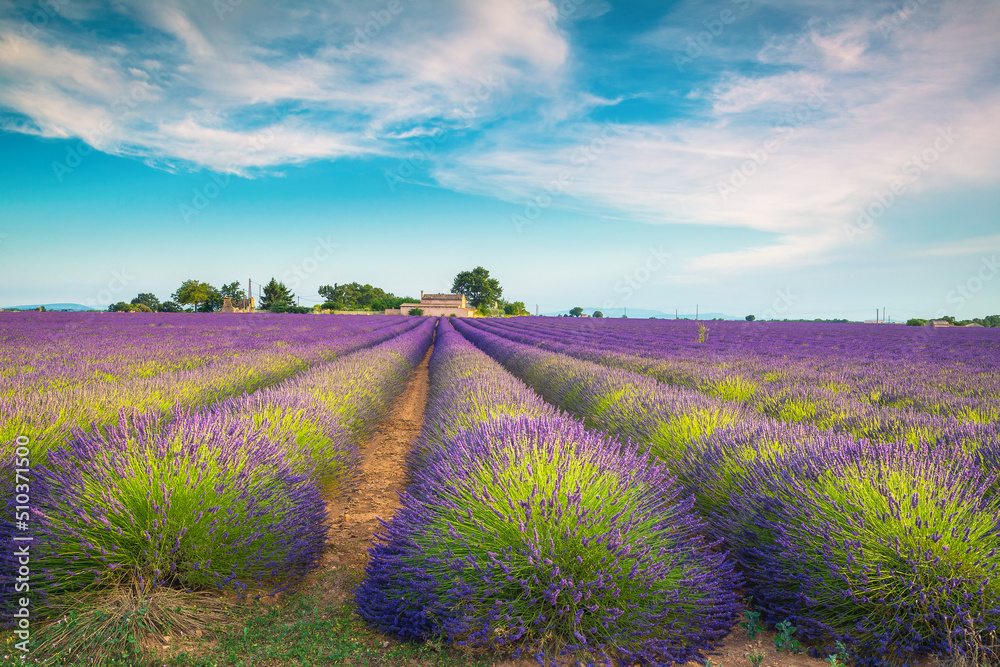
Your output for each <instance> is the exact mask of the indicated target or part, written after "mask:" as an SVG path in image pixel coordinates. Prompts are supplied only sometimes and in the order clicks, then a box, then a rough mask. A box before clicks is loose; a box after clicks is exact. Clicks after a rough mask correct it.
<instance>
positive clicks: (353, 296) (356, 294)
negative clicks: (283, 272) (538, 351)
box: [108, 266, 528, 315]
mask: <svg viewBox="0 0 1000 667" xmlns="http://www.w3.org/2000/svg"><path fill="white" fill-rule="evenodd" d="M318 292H319V295H320V296H321V297H322V298H323V299H324V302H323V304H322V305H320V306H318V307H317V308H318V309H320V310H342V311H377V312H381V311H384V310H389V309H396V308H399V307H400V306H401V305H402V304H404V303H417V302H419V299H416V298H414V297H411V296H396V295H395V294H393V293H392V292H388V291H386V290H383V289H382V288H380V287H374V286H372V285H368V284H365V285H362V284H361V283H356V282H354V283H345V284H337V283H334V284H333V285H322V286H321V287H320V288H319V290H318ZM452 292H454V293H456V294H464V295H465V298H466V301H467V303H468V304H469V305H470V306H472V307H473V308H476V309H477V310H478V311H479V312H480V314H482V315H500V314H503V315H527V314H528V311H527V309H526V308H525V306H524V302H523V301H505V300H504V299H503V288H502V287H501V286H500V281H499V280H497V279H496V278H492V277H490V272H489V271H487V270H486V269H484V268H483V267H481V266H477V267H476V268H475V269H473V270H471V271H462V272H461V273H459V274H458V275H457V276H455V280H454V281H453V282H452ZM226 297H229V298H230V299H231V300H232V301H233V303H234V304H236V303H237V302H238V301H240V300H241V299H246V298H247V293H246V291H245V290H244V289H243V287H242V286H241V283H240V281H238V280H236V281H233V282H231V283H226V284H224V285H222V286H221V287H218V288H217V287H215V286H213V285H211V284H209V283H206V282H204V281H201V280H195V279H189V280H185V281H184V282H183V283H181V285H180V287H178V288H177V290H176V291H175V292H174V293H173V294H171V295H170V299H169V300H167V301H160V300H159V298H157V296H156V295H155V294H151V293H149V292H143V293H141V294H139V295H137V296H136V297H135V298H134V299H132V300H131V301H130V302H125V301H119V302H118V303H114V304H112V305H110V306H108V310H110V311H113V312H145V313H149V312H158V313H179V312H196V313H214V312H218V311H220V310H222V304H223V300H224V299H225V298H226ZM295 300H296V299H295V295H294V294H293V293H292V291H291V290H290V289H289V288H288V287H287V286H286V285H285V284H284V283H282V282H280V281H278V280H275V279H274V278H273V277H272V278H271V280H270V281H269V282H268V283H267V284H266V285H264V286H263V288H262V290H261V298H260V302H259V303H257V304H256V306H257V308H258V309H259V310H266V311H268V312H272V313H307V312H310V311H312V310H313V308H307V307H304V306H302V307H300V306H297V305H295ZM185 306H187V308H185ZM412 310H419V309H412ZM414 314H416V313H414Z"/></svg>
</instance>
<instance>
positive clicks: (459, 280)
mask: <svg viewBox="0 0 1000 667" xmlns="http://www.w3.org/2000/svg"><path fill="white" fill-rule="evenodd" d="M451 291H452V292H454V293H455V294H464V295H465V298H466V299H467V300H468V302H469V304H470V305H471V306H472V307H473V308H479V307H480V306H485V307H487V308H492V307H493V303H494V302H495V301H498V300H499V299H500V297H501V296H503V288H502V287H500V281H499V280H497V279H496V278H490V272H489V271H487V270H486V269H484V268H483V267H481V266H477V267H476V268H474V269H473V270H472V271H462V272H461V273H459V274H458V275H457V276H455V281H454V282H453V283H452V285H451Z"/></svg>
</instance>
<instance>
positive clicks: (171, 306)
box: [157, 301, 182, 313]
mask: <svg viewBox="0 0 1000 667" xmlns="http://www.w3.org/2000/svg"><path fill="white" fill-rule="evenodd" d="M157 310H158V311H159V312H161V313H179V312H181V310H182V308H181V304H179V303H177V302H176V301H164V302H163V303H161V304H160V307H159V308H157Z"/></svg>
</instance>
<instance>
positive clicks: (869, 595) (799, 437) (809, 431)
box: [457, 322, 1000, 666]
mask: <svg viewBox="0 0 1000 667" xmlns="http://www.w3.org/2000/svg"><path fill="white" fill-rule="evenodd" d="M457 327H458V329H459V331H461V332H462V334H463V335H465V336H466V337H467V338H468V339H469V340H470V341H472V342H473V343H475V344H476V345H477V346H478V347H479V348H480V349H482V350H484V351H485V352H487V353H488V354H489V355H490V356H492V357H493V358H494V359H496V360H498V361H499V362H500V363H501V364H503V365H504V367H506V368H507V369H508V370H509V371H511V372H512V373H513V374H514V375H515V376H516V377H518V378H520V379H522V380H524V381H525V382H526V383H527V384H528V385H529V386H531V387H533V388H534V389H535V390H536V391H538V392H539V393H540V394H542V396H544V397H545V398H546V399H547V400H549V401H551V402H553V403H554V404H556V405H558V406H560V407H562V408H564V409H566V410H568V411H570V412H571V413H573V414H575V415H577V416H578V417H580V418H582V419H585V420H586V422H587V423H588V424H590V425H592V426H596V427H599V428H602V429H607V430H608V431H610V432H612V433H616V434H619V435H623V436H627V437H630V438H633V439H635V440H637V441H639V442H645V443H650V445H651V447H650V449H651V450H652V451H654V452H655V453H657V454H659V455H660V457H662V458H663V459H664V461H665V462H666V463H667V465H669V467H670V468H671V469H672V471H673V472H674V473H675V474H676V475H677V476H678V479H679V481H680V482H681V484H682V485H683V487H684V488H685V490H686V491H687V492H689V493H691V494H692V495H693V496H694V498H695V500H696V507H697V509H698V510H699V512H700V514H701V516H702V517H704V519H705V520H706V521H707V528H708V530H709V535H710V536H711V537H713V538H717V539H721V540H723V541H724V542H725V544H726V546H727V547H728V548H729V549H731V553H732V555H733V557H734V558H735V560H736V561H737V562H738V564H739V566H740V571H741V572H742V573H743V575H744V577H745V589H746V593H747V594H748V595H749V596H752V599H753V603H754V604H755V605H756V606H758V607H759V608H760V609H761V610H762V611H763V612H764V616H765V618H766V619H767V620H768V621H769V622H771V623H776V622H779V621H784V620H786V619H789V620H791V622H792V623H793V624H795V625H797V626H798V627H799V628H800V629H801V631H802V632H803V633H804V635H805V636H806V637H809V638H810V639H814V640H816V641H817V642H819V644H818V646H821V647H822V646H824V645H826V646H830V647H831V648H832V645H833V644H834V643H835V642H837V641H840V642H843V643H844V644H845V645H847V646H848V647H849V648H850V651H851V652H852V655H853V657H854V659H855V663H856V664H858V665H864V666H867V665H872V666H875V665H912V664H914V662H915V661H916V660H918V659H919V658H920V657H921V656H925V655H928V654H954V653H966V654H967V653H970V652H982V651H985V652H987V653H991V652H993V651H995V650H996V647H995V645H993V643H992V641H991V638H992V637H993V636H994V633H995V632H996V630H997V625H998V624H1000V572H998V571H997V568H998V567H1000V534H998V532H997V530H996V525H997V518H998V517H1000V494H998V493H997V491H998V487H1000V477H998V461H1000V455H998V452H1000V429H998V427H997V425H996V424H995V423H994V424H989V425H973V424H966V425H956V426H955V429H954V430H953V431H952V432H951V438H950V439H948V440H946V441H942V442H937V443H931V442H922V443H916V444H914V443H904V442H899V441H889V442H881V443H872V442H869V441H867V440H863V439H856V438H855V437H853V436H850V435H848V434H836V433H833V432H831V431H826V430H821V429H818V428H816V427H815V426H813V425H807V424H787V423H783V422H776V421H773V420H769V419H767V418H764V417H762V416H760V415H759V414H757V413H755V412H754V411H751V410H747V409H745V408H743V407H741V406H740V405H738V404H734V403H732V402H726V401H722V400H719V399H717V398H713V397H708V396H705V395H703V394H700V393H698V392H694V391H691V390H685V389H680V388H677V387H670V386H666V385H662V384H659V383H656V382H655V381H653V380H652V379H651V378H649V377H648V376H645V375H639V374H636V373H632V372H629V371H626V370H623V369H620V368H609V367H607V366H602V365H598V364H594V363H590V362H586V361H582V360H580V359H574V358H571V357H567V356H565V355H561V354H558V353H554V352H548V351H545V350H542V349H539V348H538V347H535V346H530V345H524V344H519V343H517V342H514V341H511V340H509V339H506V338H503V337H500V336H496V335H494V334H492V333H489V332H488V331H486V330H485V327H482V326H481V325H479V323H476V325H475V326H474V325H473V324H470V323H466V322H460V323H458V324H457ZM980 657H982V656H980ZM987 657H996V656H987Z"/></svg>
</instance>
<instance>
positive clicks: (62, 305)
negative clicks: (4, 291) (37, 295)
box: [5, 303, 93, 311]
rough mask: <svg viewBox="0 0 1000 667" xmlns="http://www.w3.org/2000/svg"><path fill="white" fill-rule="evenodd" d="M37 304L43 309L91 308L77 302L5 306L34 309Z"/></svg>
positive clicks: (12, 308)
mask: <svg viewBox="0 0 1000 667" xmlns="http://www.w3.org/2000/svg"><path fill="white" fill-rule="evenodd" d="M39 306H42V307H44V308H45V310H74V311H75V310H93V308H90V307H89V306H84V305H82V304H79V303H36V304H33V305H30V306H5V308H7V309H8V310H36V309H37V308H38V307H39Z"/></svg>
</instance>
